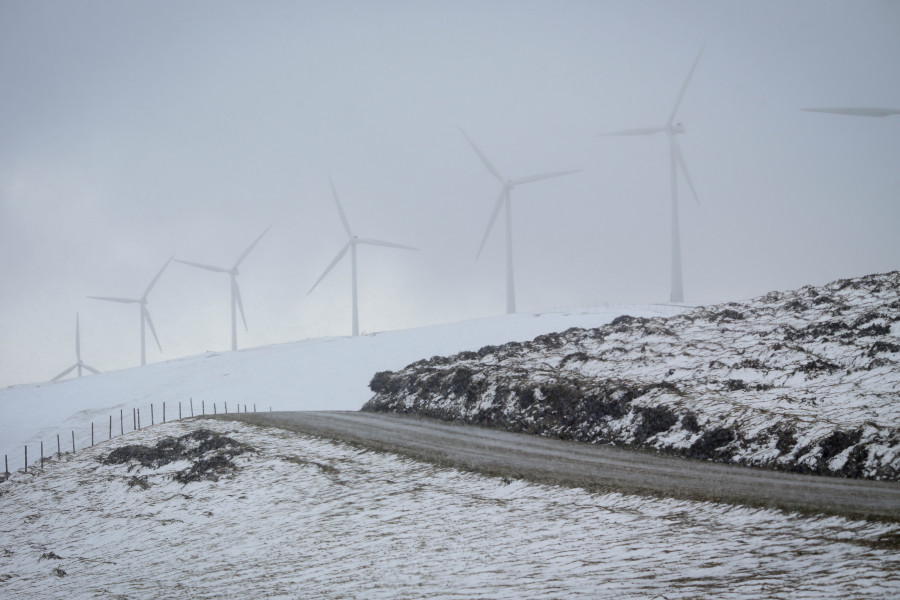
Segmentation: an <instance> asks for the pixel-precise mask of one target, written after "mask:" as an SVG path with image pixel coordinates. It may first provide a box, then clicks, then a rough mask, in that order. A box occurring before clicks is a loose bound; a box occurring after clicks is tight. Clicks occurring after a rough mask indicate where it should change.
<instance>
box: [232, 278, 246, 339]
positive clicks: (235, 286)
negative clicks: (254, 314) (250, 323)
mask: <svg viewBox="0 0 900 600" xmlns="http://www.w3.org/2000/svg"><path fill="white" fill-rule="evenodd" d="M231 293H232V294H233V295H234V300H235V302H237V306H238V310H240V311H241V320H242V321H243V322H244V331H247V317H245V316H244V303H243V302H242V301H241V286H239V285H238V282H237V277H235V276H234V275H232V276H231Z"/></svg>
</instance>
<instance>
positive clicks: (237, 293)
mask: <svg viewBox="0 0 900 600" xmlns="http://www.w3.org/2000/svg"><path fill="white" fill-rule="evenodd" d="M271 228H272V226H271V225H269V226H268V227H266V230H265V231H263V232H262V233H261V234H259V237H258V238H256V239H255V240H253V243H252V244H250V246H248V247H247V249H246V250H244V252H243V254H241V255H240V256H239V257H238V259H237V261H236V262H235V263H234V266H232V267H231V268H230V269H226V268H224V267H215V266H212V265H203V264H200V263H195V262H190V261H187V260H179V259H177V258H176V259H175V262H180V263H182V264H185V265H190V266H192V267H197V268H198V269H205V270H207V271H213V272H215V273H228V275H229V276H230V277H231V349H232V350H237V312H236V309H240V311H241V320H243V321H244V331H247V317H245V316H244V303H243V302H241V288H240V287H239V286H238V282H237V276H238V275H240V271H238V267H239V266H240V264H241V263H242V262H244V259H245V258H247V255H248V254H250V251H251V250H253V248H255V247H256V244H258V243H259V240H261V239H262V238H263V236H264V235H266V233H268V231H269V230H270V229H271Z"/></svg>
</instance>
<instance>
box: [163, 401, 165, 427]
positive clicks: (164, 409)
mask: <svg viewBox="0 0 900 600" xmlns="http://www.w3.org/2000/svg"><path fill="white" fill-rule="evenodd" d="M165 423H166V403H165V402H163V425H165Z"/></svg>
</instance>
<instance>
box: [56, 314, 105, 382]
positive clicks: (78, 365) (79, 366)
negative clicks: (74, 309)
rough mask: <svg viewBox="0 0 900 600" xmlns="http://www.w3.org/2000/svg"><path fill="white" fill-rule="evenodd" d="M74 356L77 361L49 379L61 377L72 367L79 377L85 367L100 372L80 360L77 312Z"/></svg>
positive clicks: (69, 371)
mask: <svg viewBox="0 0 900 600" xmlns="http://www.w3.org/2000/svg"><path fill="white" fill-rule="evenodd" d="M75 358H76V359H77V361H78V362H76V363H75V364H74V365H72V366H71V367H69V368H68V369H66V370H65V371H63V372H62V373H60V374H59V375H57V376H56V377H54V378H53V379H51V380H50V381H56V380H57V379H62V378H63V377H65V376H66V375H68V374H69V373H71V372H72V371H73V370H74V369H78V376H79V377H81V370H82V369H87V370H88V371H90V372H91V373H93V374H94V375H99V374H100V371H98V370H97V369H95V368H94V367H92V366H90V365H86V364H84V362H82V360H81V327H80V325H79V323H78V313H75Z"/></svg>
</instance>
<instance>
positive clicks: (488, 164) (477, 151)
mask: <svg viewBox="0 0 900 600" xmlns="http://www.w3.org/2000/svg"><path fill="white" fill-rule="evenodd" d="M459 130H460V131H461V132H462V134H463V135H464V136H466V139H467V140H469V145H470V146H472V149H473V150H474V151H475V154H477V155H478V157H479V158H480V159H481V162H483V163H484V166H485V167H487V170H488V171H490V172H491V174H492V175H493V176H494V177H496V178H497V179H499V180H500V183H503V182H504V181H503V175H501V174H500V171H498V170H497V167H495V166H494V165H492V164H491V161H489V160H488V157H487V156H485V155H484V152H482V151H481V150H480V149H479V148H478V146H476V145H475V142H473V141H472V138H470V137H469V134H467V133H466V132H465V130H464V129H463V128H462V127H460V128H459Z"/></svg>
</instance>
